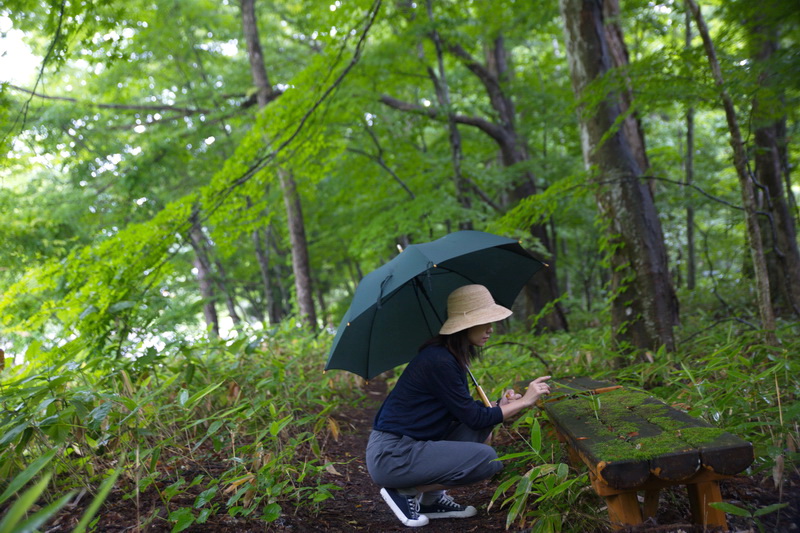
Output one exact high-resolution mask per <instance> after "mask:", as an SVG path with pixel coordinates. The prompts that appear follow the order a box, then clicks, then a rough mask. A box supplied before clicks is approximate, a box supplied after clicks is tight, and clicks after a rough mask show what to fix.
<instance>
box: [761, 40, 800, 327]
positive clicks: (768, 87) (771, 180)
mask: <svg viewBox="0 0 800 533" xmlns="http://www.w3.org/2000/svg"><path fill="white" fill-rule="evenodd" d="M751 39H752V41H753V45H754V54H753V56H754V57H753V59H754V60H755V62H756V63H757V64H758V63H766V62H768V61H769V60H770V58H771V57H772V56H773V54H775V52H777V50H778V36H777V31H776V29H775V28H770V27H767V26H763V25H757V26H755V27H754V28H753V30H752V35H751ZM759 85H761V86H762V87H763V88H764V90H765V91H764V92H766V93H767V94H768V95H769V94H770V93H773V98H772V101H773V103H778V102H780V101H781V100H782V98H781V97H780V96H782V95H781V94H780V91H779V94H777V95H776V94H774V92H775V91H776V90H777V89H776V88H775V87H774V84H772V83H771V80H770V73H769V72H763V73H762V74H761V76H760V77H759ZM756 94H757V96H756V97H755V98H754V100H753V122H754V123H755V126H756V130H755V166H756V182H757V183H759V184H760V185H761V187H763V188H764V193H765V194H764V195H761V200H762V204H763V205H761V206H760V207H759V210H760V211H762V212H766V213H768V214H769V218H768V219H765V218H764V217H762V218H761V219H760V220H759V224H760V226H761V230H762V231H761V233H762V236H763V238H764V254H765V260H766V262H767V274H768V276H769V286H770V291H771V297H772V301H773V305H774V307H775V309H776V310H777V311H778V313H786V312H788V313H794V314H796V315H800V251H798V246H797V232H796V229H795V221H794V218H793V217H792V214H791V210H790V208H789V203H788V202H787V198H786V194H785V192H784V188H783V176H784V175H785V174H786V172H788V169H786V168H785V166H784V159H783V157H782V155H781V154H782V153H783V152H784V146H785V143H786V139H785V132H786V117H785V116H781V117H779V118H776V117H775V116H774V115H775V113H774V112H773V111H772V110H770V109H769V107H770V106H769V103H765V102H763V101H762V100H761V98H759V96H758V94H759V93H756Z"/></svg>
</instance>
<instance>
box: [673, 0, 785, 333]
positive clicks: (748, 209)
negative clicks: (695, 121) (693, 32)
mask: <svg viewBox="0 0 800 533" xmlns="http://www.w3.org/2000/svg"><path fill="white" fill-rule="evenodd" d="M686 2H687V4H688V5H689V9H691V10H692V15H693V16H694V20H695V23H696V24H697V30H698V31H699V32H700V36H701V37H702V38H703V47H704V48H705V51H706V55H707V56H708V62H709V65H710V66H711V73H712V76H713V78H714V84H715V85H716V86H717V89H718V90H719V96H720V99H721V100H722V105H723V107H724V109H725V118H726V120H727V122H728V130H729V131H730V137H731V147H732V148H733V164H734V166H735V167H736V175H737V176H738V177H739V188H740V190H741V194H742V206H743V207H744V213H745V224H746V225H747V237H748V244H749V245H750V257H751V259H752V261H753V269H754V270H755V277H756V293H757V298H758V312H759V315H760V317H761V327H762V328H763V329H764V330H765V331H766V335H767V341H768V342H770V343H773V344H774V343H776V342H777V339H776V338H775V312H774V310H773V308H772V297H771V295H770V288H769V275H768V273H767V262H766V259H765V257H764V245H763V240H762V238H761V229H760V227H759V222H758V214H757V205H756V199H755V192H754V189H753V180H752V176H751V175H750V171H749V169H748V166H747V154H746V153H745V147H744V141H743V140H742V133H741V130H740V128H739V120H738V119H737V117H736V109H735V108H734V105H733V99H732V98H731V96H730V94H729V93H728V90H727V89H726V87H725V80H724V79H723V77H722V70H721V68H720V65H719V61H717V52H716V49H715V47H714V43H713V42H712V41H711V35H710V34H709V32H708V26H707V25H706V22H705V18H704V17H703V13H702V12H701V11H700V7H699V6H698V5H697V2H695V1H694V0H686Z"/></svg>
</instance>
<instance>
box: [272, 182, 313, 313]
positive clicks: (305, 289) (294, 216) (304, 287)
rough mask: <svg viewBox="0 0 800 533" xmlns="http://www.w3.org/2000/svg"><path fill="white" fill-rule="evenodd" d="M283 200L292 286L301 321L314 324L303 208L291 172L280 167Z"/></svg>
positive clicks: (309, 264)
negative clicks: (290, 260) (292, 279)
mask: <svg viewBox="0 0 800 533" xmlns="http://www.w3.org/2000/svg"><path fill="white" fill-rule="evenodd" d="M278 172H279V173H280V174H281V188H282V189H283V201H284V203H285V206H286V218H287V222H288V224H289V240H290V242H291V243H292V270H293V271H294V288H295V290H296V291H297V305H298V308H299V310H300V316H302V317H303V321H304V322H305V323H306V324H308V325H310V326H314V325H316V323H317V315H316V311H315V309H314V292H313V289H312V284H311V262H310V261H309V258H308V246H307V245H306V242H307V241H306V230H305V225H304V224H303V210H302V207H301V205H300V196H299V195H298V194H297V186H296V184H295V182H294V178H293V177H292V175H291V173H290V172H288V171H286V170H284V169H280V170H279V171H278Z"/></svg>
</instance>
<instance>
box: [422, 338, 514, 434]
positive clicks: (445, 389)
mask: <svg viewBox="0 0 800 533" xmlns="http://www.w3.org/2000/svg"><path fill="white" fill-rule="evenodd" d="M438 359H439V361H438V362H439V364H437V365H436V368H435V369H434V368H431V369H430V370H431V371H430V373H429V376H430V380H431V387H432V390H433V392H434V394H435V395H436V396H437V397H438V398H439V400H440V401H441V402H442V403H443V404H444V405H445V407H446V408H447V410H448V411H449V412H450V414H452V415H453V416H454V417H455V418H456V419H457V420H458V421H459V422H461V423H463V424H465V425H466V426H467V427H469V428H470V429H484V428H487V427H491V426H494V425H497V424H499V423H501V422H502V421H503V411H502V410H501V409H500V408H499V407H486V406H485V405H483V402H479V401H476V400H475V399H473V398H472V396H471V395H470V393H469V385H468V384H467V377H466V374H465V373H464V371H463V370H462V369H461V367H460V366H459V364H458V362H457V361H456V359H455V358H454V357H453V356H452V355H451V354H450V353H449V352H448V353H447V354H446V356H445V357H441V358H438Z"/></svg>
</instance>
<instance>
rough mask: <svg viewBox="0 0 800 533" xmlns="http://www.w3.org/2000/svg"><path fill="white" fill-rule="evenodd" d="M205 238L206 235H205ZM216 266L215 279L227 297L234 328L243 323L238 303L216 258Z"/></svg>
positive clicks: (226, 302) (220, 263) (227, 305)
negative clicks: (237, 309)
mask: <svg viewBox="0 0 800 533" xmlns="http://www.w3.org/2000/svg"><path fill="white" fill-rule="evenodd" d="M204 236H205V235H204ZM214 265H215V266H216V267H217V276H216V277H215V278H214V279H215V280H216V282H217V286H218V287H219V290H220V291H222V294H223V295H224V296H225V306H226V307H227V308H228V315H230V317H231V320H232V321H233V325H234V326H238V325H239V324H241V323H242V319H241V318H239V313H238V312H237V311H236V302H235V301H234V299H233V292H231V290H230V289H229V287H228V276H227V274H226V273H225V267H224V266H223V264H222V261H220V260H219V259H218V258H216V257H215V258H214Z"/></svg>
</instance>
